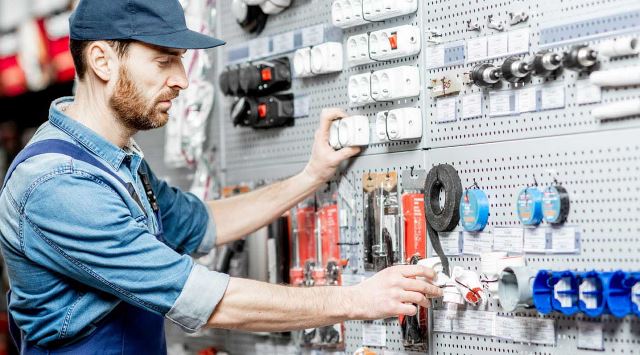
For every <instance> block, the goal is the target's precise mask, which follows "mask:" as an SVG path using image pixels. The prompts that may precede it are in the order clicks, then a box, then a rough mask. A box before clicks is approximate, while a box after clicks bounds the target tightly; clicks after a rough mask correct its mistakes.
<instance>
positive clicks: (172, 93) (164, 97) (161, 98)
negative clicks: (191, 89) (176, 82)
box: [156, 90, 180, 102]
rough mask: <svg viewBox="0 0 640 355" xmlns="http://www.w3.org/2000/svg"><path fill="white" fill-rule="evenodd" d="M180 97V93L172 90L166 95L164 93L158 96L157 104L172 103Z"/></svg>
mask: <svg viewBox="0 0 640 355" xmlns="http://www.w3.org/2000/svg"><path fill="white" fill-rule="evenodd" d="M178 96H180V92H179V91H178V90H171V91H168V92H166V93H162V94H160V95H158V98H157V99H156V102H161V101H171V100H173V99H176V98H177V97H178Z"/></svg>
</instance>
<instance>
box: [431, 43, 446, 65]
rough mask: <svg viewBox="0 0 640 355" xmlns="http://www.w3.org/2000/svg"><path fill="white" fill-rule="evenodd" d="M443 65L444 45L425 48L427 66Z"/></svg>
mask: <svg viewBox="0 0 640 355" xmlns="http://www.w3.org/2000/svg"><path fill="white" fill-rule="evenodd" d="M443 66H444V45H438V46H433V47H428V48H427V68H440V67H443Z"/></svg>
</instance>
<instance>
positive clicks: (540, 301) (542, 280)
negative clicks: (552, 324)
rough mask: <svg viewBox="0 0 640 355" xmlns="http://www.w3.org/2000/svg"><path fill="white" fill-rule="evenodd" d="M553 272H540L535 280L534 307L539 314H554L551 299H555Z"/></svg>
mask: <svg viewBox="0 0 640 355" xmlns="http://www.w3.org/2000/svg"><path fill="white" fill-rule="evenodd" d="M551 281H552V275H551V271H548V270H540V271H538V274H537V275H536V278H535V279H534V280H533V305H534V306H535V307H536V309H537V310H538V312H540V313H542V314H550V313H551V312H553V307H552V306H551V299H552V298H553V283H552V282H551Z"/></svg>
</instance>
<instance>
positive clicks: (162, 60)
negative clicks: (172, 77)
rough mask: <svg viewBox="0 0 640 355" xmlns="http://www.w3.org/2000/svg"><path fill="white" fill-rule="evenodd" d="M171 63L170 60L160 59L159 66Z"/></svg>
mask: <svg viewBox="0 0 640 355" xmlns="http://www.w3.org/2000/svg"><path fill="white" fill-rule="evenodd" d="M170 62H171V61H170V60H169V58H158V63H159V64H163V65H164V64H169V63H170Z"/></svg>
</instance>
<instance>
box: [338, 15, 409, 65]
mask: <svg viewBox="0 0 640 355" xmlns="http://www.w3.org/2000/svg"><path fill="white" fill-rule="evenodd" d="M420 43H421V42H420V28H419V27H418V26H412V25H405V26H399V27H393V28H388V29H385V30H380V31H375V32H371V33H369V34H360V35H355V36H351V37H349V38H348V39H347V61H348V62H349V65H350V66H357V65H362V64H368V63H371V62H375V61H385V60H392V59H397V58H402V57H408V56H412V55H416V54H418V53H420V48H421V47H420Z"/></svg>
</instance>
